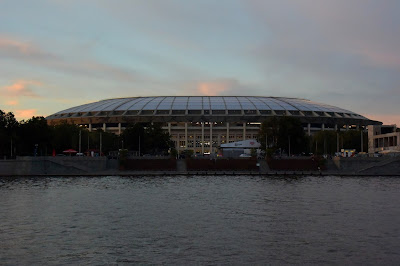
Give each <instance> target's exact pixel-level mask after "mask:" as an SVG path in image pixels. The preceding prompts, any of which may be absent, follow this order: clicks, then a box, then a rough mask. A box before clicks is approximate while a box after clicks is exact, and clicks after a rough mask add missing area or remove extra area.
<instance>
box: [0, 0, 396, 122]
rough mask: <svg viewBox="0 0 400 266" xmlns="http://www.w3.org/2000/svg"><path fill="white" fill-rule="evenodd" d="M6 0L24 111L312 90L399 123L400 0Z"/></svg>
mask: <svg viewBox="0 0 400 266" xmlns="http://www.w3.org/2000/svg"><path fill="white" fill-rule="evenodd" d="M0 6H1V9H0V23H1V25H2V28H1V29H0V59H1V60H0V69H1V71H0V94H1V95H2V97H1V99H0V109H1V110H3V111H5V112H10V111H11V112H13V113H14V114H15V116H16V118H17V120H18V121H21V120H26V119H29V118H31V117H32V116H44V117H47V116H49V115H51V114H54V113H56V112H59V111H61V110H65V109H68V108H70V107H74V106H78V105H82V104H86V103H90V102H96V101H100V100H104V99H109V98H127V97H143V96H140V95H147V96H149V97H152V96H157V95H170V96H188V95H190V96H231V95H232V96H262V97H277V98H279V97H288V98H301V99H308V100H311V101H313V102H314V101H315V102H318V103H324V104H328V105H332V106H337V107H340V108H343V109H347V110H350V111H352V112H355V113H358V114H360V115H363V116H365V117H367V118H369V119H371V120H376V121H381V122H383V124H396V125H400V112H399V110H400V108H399V107H398V105H399V102H400V88H399V84H400V75H399V73H400V18H399V17H398V15H397V14H398V13H399V12H400V2H398V1H385V2H384V3H380V2H373V1H371V2H366V1H363V0H351V1H345V0H340V1H320V2H315V1H312V0H302V1H299V2H293V1H289V0H284V1H278V0H274V1H262V0H248V1H240V0H235V1H225V0H224V1H220V2H217V3H215V2H214V1H209V0H206V1H193V2H186V1H179V0H166V1H162V2H160V1H153V0H149V1H145V2H142V1H129V2H119V3H115V2H112V1H108V0H97V1H95V0H88V1H85V2H83V3H82V2H80V1H64V0H57V1H49V0H39V1H35V2H32V1H27V0H22V1H18V2H15V1H11V0H4V1H0ZM15 14H18V16H16V15H15ZM267 95H270V96H267Z"/></svg>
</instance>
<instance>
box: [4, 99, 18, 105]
mask: <svg viewBox="0 0 400 266" xmlns="http://www.w3.org/2000/svg"><path fill="white" fill-rule="evenodd" d="M6 104H7V105H18V101H15V100H11V101H7V102H6Z"/></svg>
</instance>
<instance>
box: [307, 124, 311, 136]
mask: <svg viewBox="0 0 400 266" xmlns="http://www.w3.org/2000/svg"><path fill="white" fill-rule="evenodd" d="M307 133H308V136H311V124H310V123H308V124H307Z"/></svg>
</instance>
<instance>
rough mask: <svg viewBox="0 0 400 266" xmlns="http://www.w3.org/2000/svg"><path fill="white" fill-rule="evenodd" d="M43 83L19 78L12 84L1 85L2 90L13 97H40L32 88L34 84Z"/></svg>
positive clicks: (0, 90)
mask: <svg viewBox="0 0 400 266" xmlns="http://www.w3.org/2000/svg"><path fill="white" fill-rule="evenodd" d="M40 85H42V83H41V82H39V81H33V80H18V81H16V82H14V83H13V84H12V85H9V86H4V87H0V92H2V93H3V95H5V96H9V97H10V96H11V97H30V98H39V97H40V96H39V95H38V94H37V93H36V92H34V91H33V90H32V88H31V87H32V86H40Z"/></svg>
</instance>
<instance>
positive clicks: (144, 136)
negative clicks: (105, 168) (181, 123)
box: [121, 123, 173, 154]
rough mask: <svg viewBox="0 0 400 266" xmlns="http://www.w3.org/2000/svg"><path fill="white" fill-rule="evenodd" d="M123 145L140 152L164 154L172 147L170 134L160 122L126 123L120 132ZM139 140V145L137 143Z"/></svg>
mask: <svg viewBox="0 0 400 266" xmlns="http://www.w3.org/2000/svg"><path fill="white" fill-rule="evenodd" d="M121 137H122V140H123V141H124V146H125V147H126V148H127V149H129V150H135V151H139V146H140V153H141V154H144V153H150V154H166V153H167V152H168V150H169V149H170V148H172V147H173V143H172V141H171V137H170V135H169V134H168V133H167V132H165V131H164V130H163V129H162V127H161V125H160V124H156V123H154V124H150V123H148V124H147V123H136V124H131V125H128V127H127V128H126V129H125V130H124V132H123V133H122V136H121ZM139 140H140V145H139Z"/></svg>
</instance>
